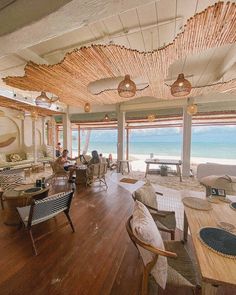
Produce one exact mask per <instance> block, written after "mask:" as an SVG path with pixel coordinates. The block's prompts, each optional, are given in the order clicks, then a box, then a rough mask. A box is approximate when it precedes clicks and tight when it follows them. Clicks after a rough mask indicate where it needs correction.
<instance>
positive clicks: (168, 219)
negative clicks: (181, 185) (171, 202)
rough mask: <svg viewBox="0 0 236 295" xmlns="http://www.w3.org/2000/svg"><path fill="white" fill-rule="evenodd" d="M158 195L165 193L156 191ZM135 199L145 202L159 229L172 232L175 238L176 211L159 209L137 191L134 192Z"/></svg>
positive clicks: (172, 237) (171, 234)
mask: <svg viewBox="0 0 236 295" xmlns="http://www.w3.org/2000/svg"><path fill="white" fill-rule="evenodd" d="M156 194H158V195H163V194H162V193H159V192H156ZM132 197H133V199H134V201H136V200H138V201H140V202H141V203H143V204H144V205H145V206H146V207H147V208H148V209H149V211H150V213H151V215H152V217H153V219H154V221H155V223H156V225H157V227H158V229H159V230H160V231H163V232H167V233H170V236H171V240H174V239H175V229H176V219H175V212H174V211H164V210H158V209H157V208H154V207H152V206H150V205H147V204H145V202H143V201H142V200H141V199H140V198H139V197H138V194H137V193H136V192H134V193H133V194H132Z"/></svg>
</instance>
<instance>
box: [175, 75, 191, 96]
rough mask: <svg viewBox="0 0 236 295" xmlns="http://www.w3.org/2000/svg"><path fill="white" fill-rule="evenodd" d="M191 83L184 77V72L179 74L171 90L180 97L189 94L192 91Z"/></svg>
mask: <svg viewBox="0 0 236 295" xmlns="http://www.w3.org/2000/svg"><path fill="white" fill-rule="evenodd" d="M191 89H192V85H191V83H190V82H189V81H188V80H187V79H185V78H184V74H183V73H181V74H179V75H178V78H177V80H176V81H175V82H174V83H173V84H172V85H171V87H170V92H171V94H172V95H173V96H176V97H180V96H185V95H188V94H189V93H190V92H191Z"/></svg>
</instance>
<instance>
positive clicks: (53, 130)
mask: <svg viewBox="0 0 236 295" xmlns="http://www.w3.org/2000/svg"><path fill="white" fill-rule="evenodd" d="M51 122H52V146H53V159H55V158H56V154H55V146H56V127H57V126H56V122H55V119H54V118H53V117H52V119H51Z"/></svg>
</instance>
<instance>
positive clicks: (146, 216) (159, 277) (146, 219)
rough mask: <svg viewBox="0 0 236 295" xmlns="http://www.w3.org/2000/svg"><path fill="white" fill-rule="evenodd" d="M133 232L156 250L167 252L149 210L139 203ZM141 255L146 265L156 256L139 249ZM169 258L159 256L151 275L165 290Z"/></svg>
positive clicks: (135, 207)
mask: <svg viewBox="0 0 236 295" xmlns="http://www.w3.org/2000/svg"><path fill="white" fill-rule="evenodd" d="M131 226H132V230H133V233H134V235H135V236H136V237H137V238H139V239H140V240H141V241H143V242H144V243H146V244H149V245H152V246H153V247H155V248H159V249H162V250H165V247H164V243H163V240H162V237H161V234H160V232H159V230H158V228H157V226H156V224H155V222H154V220H153V218H152V216H151V214H150V212H149V210H148V209H147V208H146V207H145V206H144V205H143V204H142V203H141V202H139V201H136V202H135V205H134V212H133V220H132V225H131ZM138 248H139V251H140V254H141V256H142V259H143V262H144V264H145V265H147V263H149V262H150V261H151V260H152V259H153V258H154V256H155V254H153V253H151V252H150V251H147V250H145V249H143V248H142V247H139V246H138ZM167 268H168V264H167V258H166V257H164V256H161V255H159V256H158V259H157V262H156V264H155V265H154V267H153V268H152V271H151V274H152V275H153V277H154V279H155V280H156V282H157V284H158V285H159V286H160V287H161V288H163V289H165V287H166V281H167Z"/></svg>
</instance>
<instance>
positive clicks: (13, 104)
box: [0, 95, 61, 117]
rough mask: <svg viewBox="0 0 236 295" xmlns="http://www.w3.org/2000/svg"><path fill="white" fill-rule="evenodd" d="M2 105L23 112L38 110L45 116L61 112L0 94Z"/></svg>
mask: <svg viewBox="0 0 236 295" xmlns="http://www.w3.org/2000/svg"><path fill="white" fill-rule="evenodd" d="M0 106H1V107H5V108H11V109H14V110H18V111H23V112H29V113H31V112H36V113H37V114H38V115H39V116H43V117H46V116H52V115H58V114H61V113H59V112H57V111H53V110H50V109H46V108H40V107H37V106H33V105H30V104H28V103H24V102H21V101H17V100H15V99H10V98H6V97H4V96H1V95H0Z"/></svg>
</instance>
